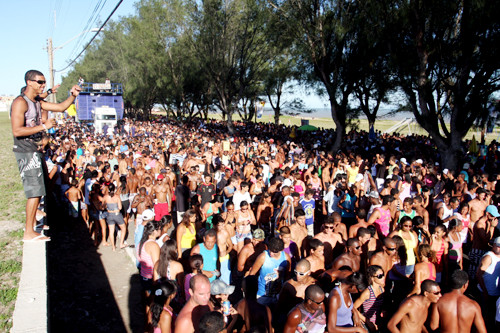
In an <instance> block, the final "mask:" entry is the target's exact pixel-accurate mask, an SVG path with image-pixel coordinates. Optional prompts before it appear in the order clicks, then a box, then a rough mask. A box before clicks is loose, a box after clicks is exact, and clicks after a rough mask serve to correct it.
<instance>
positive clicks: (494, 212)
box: [469, 205, 500, 280]
mask: <svg viewBox="0 0 500 333" xmlns="http://www.w3.org/2000/svg"><path fill="white" fill-rule="evenodd" d="M499 216H500V214H499V213H498V209H497V207H496V206H493V205H489V206H488V207H486V210H485V214H484V216H483V217H481V218H480V219H479V220H478V221H477V222H476V224H475V225H474V229H473V232H472V249H471V250H470V253H469V260H470V265H469V277H470V278H471V280H473V279H474V278H475V277H476V273H477V268H478V266H479V264H480V261H481V258H482V257H483V255H484V254H485V253H486V251H488V250H489V245H488V244H489V242H490V241H491V239H492V238H493V234H494V232H495V228H496V226H497V225H498V217H499Z"/></svg>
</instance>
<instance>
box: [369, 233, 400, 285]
mask: <svg viewBox="0 0 500 333" xmlns="http://www.w3.org/2000/svg"><path fill="white" fill-rule="evenodd" d="M395 260H396V242H395V241H394V240H393V239H392V238H390V237H386V238H384V246H383V247H382V251H380V252H377V253H375V254H374V255H373V256H372V257H371V258H370V265H378V266H380V267H382V269H383V270H384V273H385V277H386V278H387V273H388V272H389V271H390V270H391V269H392V266H393V265H394V262H395Z"/></svg>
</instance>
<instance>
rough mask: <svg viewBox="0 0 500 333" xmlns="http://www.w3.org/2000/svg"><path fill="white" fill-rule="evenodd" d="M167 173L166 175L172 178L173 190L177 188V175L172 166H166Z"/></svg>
mask: <svg viewBox="0 0 500 333" xmlns="http://www.w3.org/2000/svg"><path fill="white" fill-rule="evenodd" d="M165 171H166V172H165V173H164V176H165V177H167V178H169V179H170V185H171V186H172V190H174V189H175V187H176V186H177V177H176V176H175V173H173V172H172V168H171V167H170V166H168V165H167V166H166V167H165Z"/></svg>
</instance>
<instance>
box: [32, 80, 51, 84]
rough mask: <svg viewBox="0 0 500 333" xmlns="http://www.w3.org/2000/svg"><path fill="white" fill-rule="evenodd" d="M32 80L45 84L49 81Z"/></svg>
mask: <svg viewBox="0 0 500 333" xmlns="http://www.w3.org/2000/svg"><path fill="white" fill-rule="evenodd" d="M30 81H33V82H36V83H38V84H45V83H47V81H44V80H30Z"/></svg>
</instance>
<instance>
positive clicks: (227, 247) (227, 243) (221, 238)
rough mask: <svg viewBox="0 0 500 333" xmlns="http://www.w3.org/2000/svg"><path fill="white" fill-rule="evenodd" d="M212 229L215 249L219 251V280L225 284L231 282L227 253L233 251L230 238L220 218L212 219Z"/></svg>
mask: <svg viewBox="0 0 500 333" xmlns="http://www.w3.org/2000/svg"><path fill="white" fill-rule="evenodd" d="M214 229H215V231H216V232H217V248H218V249H219V262H220V273H221V276H220V279H221V280H222V281H224V282H225V283H227V284H230V282H231V260H230V257H229V253H230V252H231V250H232V249H233V243H232V242H231V237H230V236H229V233H228V232H227V230H226V227H225V225H224V221H223V220H222V218H221V217H220V216H217V217H216V218H215V219H214Z"/></svg>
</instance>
